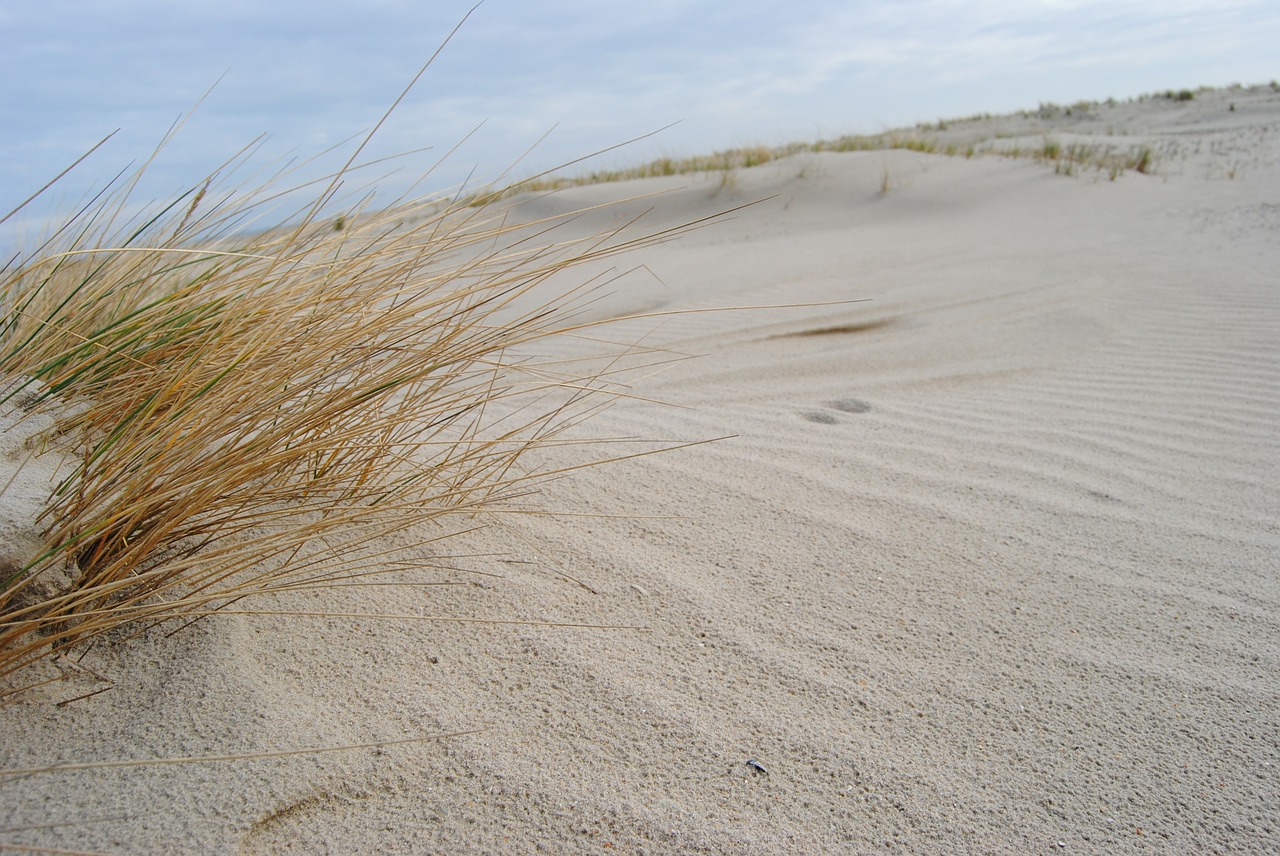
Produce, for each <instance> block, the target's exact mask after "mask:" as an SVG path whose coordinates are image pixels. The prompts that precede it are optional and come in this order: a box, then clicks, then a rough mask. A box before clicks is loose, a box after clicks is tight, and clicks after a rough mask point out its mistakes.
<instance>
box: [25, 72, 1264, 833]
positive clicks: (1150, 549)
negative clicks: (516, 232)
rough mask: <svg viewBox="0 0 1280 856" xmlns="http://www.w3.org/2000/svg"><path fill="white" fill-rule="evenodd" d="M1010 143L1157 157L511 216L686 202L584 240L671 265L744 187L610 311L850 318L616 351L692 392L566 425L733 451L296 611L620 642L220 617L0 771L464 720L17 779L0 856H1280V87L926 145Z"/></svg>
mask: <svg viewBox="0 0 1280 856" xmlns="http://www.w3.org/2000/svg"><path fill="white" fill-rule="evenodd" d="M1233 103H1234V109H1230V105H1231V104H1233ZM1082 113H1083V114H1084V115H1082ZM1002 131H1007V132H1008V133H1011V134H1015V135H1020V139H1011V138H1001V139H1000V141H999V142H1000V145H1002V146H1013V145H1016V144H1019V143H1020V144H1021V145H1023V146H1025V147H1027V148H1038V147H1040V146H1041V145H1042V144H1043V141H1044V136H1045V135H1046V134H1050V135H1052V137H1053V138H1054V139H1056V140H1059V141H1061V142H1062V143H1064V144H1066V143H1069V142H1073V141H1080V140H1084V141H1092V142H1105V143H1108V144H1114V145H1115V146H1117V147H1118V148H1119V149H1122V150H1127V149H1128V148H1129V147H1130V146H1139V145H1144V144H1145V145H1150V146H1151V147H1152V150H1153V151H1154V152H1155V154H1156V157H1155V160H1154V162H1153V164H1152V174H1149V175H1142V174H1138V173H1135V172H1127V173H1125V174H1123V175H1121V176H1120V177H1119V178H1118V179H1117V180H1115V181H1111V180H1109V179H1108V176H1107V175H1106V174H1105V173H1096V172H1093V171H1091V170H1088V169H1084V170H1082V171H1081V172H1079V173H1078V174H1077V175H1076V176H1073V177H1068V176H1063V175H1057V174H1054V172H1053V170H1052V168H1051V167H1047V166H1046V165H1045V164H1043V163H1037V162H1034V161H1031V160H1025V159H1008V158H1001V157H995V156H985V157H975V158H972V159H964V158H960V157H945V156H942V155H930V154H922V153H917V152H913V151H887V152H857V153H848V154H833V153H827V154H808V155H801V156H797V157H794V158H788V159H784V160H779V161H775V162H771V163H769V164H767V165H764V166H761V167H756V168H753V169H750V170H741V171H739V172H737V173H735V174H734V175H733V176H732V179H733V180H732V181H729V182H725V183H723V184H722V183H721V181H720V177H719V176H683V177H675V178H669V179H652V180H646V181H643V182H632V183H627V184H623V185H598V186H589V187H582V188H577V189H574V190H569V191H564V192H562V193H558V194H553V195H550V196H538V197H535V198H529V199H525V200H522V201H519V202H518V203H517V205H516V208H515V211H514V216H527V217H530V218H532V217H535V216H538V215H539V214H544V213H547V212H550V211H554V210H566V209H572V208H578V207H582V206H586V205H591V204H595V203H597V202H601V201H605V200H608V199H619V198H624V197H627V196H631V195H634V194H637V193H648V192H652V191H657V190H665V191H667V193H665V195H663V196H661V197H659V198H657V199H652V200H645V201H642V202H635V203H628V204H627V205H624V206H623V210H614V211H604V212H601V213H598V214H596V215H592V216H591V217H588V218H584V222H583V223H582V228H584V229H589V228H593V227H595V226H598V225H600V223H601V222H602V221H603V220H610V221H611V220H613V219H616V218H619V217H622V216H625V215H626V214H629V213H630V214H634V213H637V212H639V211H640V210H643V209H645V208H649V207H652V208H653V209H654V210H653V211H652V213H650V214H649V215H648V216H647V217H646V218H645V220H644V223H645V224H646V227H647V228H661V227H663V226H665V225H673V226H674V225H678V224H680V223H683V222H688V221H690V220H694V219H697V218H699V217H703V216H706V215H709V214H712V213H714V212H716V211H719V210H723V209H725V208H728V207H731V206H733V205H736V204H741V203H743V202H748V201H752V200H756V199H760V198H764V197H768V199H767V200H766V201H763V202H760V203H759V204H757V205H754V206H752V207H750V208H747V209H745V210H743V211H741V212H739V213H738V214H737V215H735V217H734V219H732V220H731V221H729V222H727V223H721V224H719V225H715V226H712V227H709V228H706V229H702V230H699V231H696V232H694V233H692V234H690V235H687V236H685V237H684V238H682V239H680V240H679V241H677V242H674V243H671V244H666V245H664V246H661V247H657V248H652V249H649V250H646V251H644V252H643V253H640V254H637V255H636V256H635V257H634V258H633V259H631V260H630V261H628V262H627V263H626V264H627V265H632V264H634V265H635V266H637V268H638V269H637V270H636V271H635V272H634V273H631V274H628V275H626V276H623V277H622V278H620V279H618V280H617V281H616V282H615V283H613V285H612V286H611V290H612V294H611V296H610V297H608V298H607V299H605V300H603V301H601V303H600V304H598V306H597V307H595V308H594V310H593V311H594V312H596V313H598V314H599V315H601V316H604V315H606V314H612V315H623V314H627V313H633V312H637V311H649V310H685V309H692V308H706V307H720V306H746V305H763V304H793V303H799V302H806V303H810V304H813V303H819V302H824V301H851V300H862V299H865V300H866V301H867V302H860V303H848V304H844V305H835V306H809V307H808V308H794V309H779V310H760V311H735V312H712V313H699V314H684V315H677V316H673V317H669V318H667V319H665V320H653V319H650V320H646V321H628V322H623V323H619V324H615V325H611V326H608V327H606V328H602V329H601V330H599V331H596V332H597V334H598V335H607V336H608V337H609V338H610V339H612V340H614V341H621V342H628V341H637V340H641V339H643V343H644V345H645V346H647V347H651V348H662V349H667V350H669V351H671V352H673V353H679V354H690V355H696V356H695V357H694V358H691V359H686V360H682V361H680V362H677V363H674V364H673V365H672V366H670V367H669V368H668V369H667V370H666V371H665V372H661V373H657V374H654V375H651V376H649V377H647V378H645V379H642V380H637V381H635V383H634V387H633V389H634V392H635V393H636V395H637V398H636V399H628V400H621V401H619V402H618V403H617V404H616V405H615V406H614V407H613V408H612V409H611V410H609V411H608V412H606V413H604V414H603V415H602V416H600V417H599V418H597V419H596V420H594V421H593V422H592V423H590V425H589V426H588V427H586V428H584V429H583V433H584V435H590V436H619V437H623V436H626V437H642V438H666V439H671V440H696V439H703V438H712V437H721V436H725V435H733V436H732V438H731V439H726V440H723V441H722V442H717V443H712V444H709V445H703V446H699V447H695V448H691V449H684V450H679V451H675V452H671V453H667V454H661V455H657V456H650V457H644V458H639V459H635V460H632V461H628V462H625V463H621V464H616V465H610V466H606V467H603V468H599V469H593V470H588V471H585V472H582V473H579V474H577V475H575V476H573V477H571V478H567V479H564V480H560V481H557V482H554V483H552V484H551V485H549V486H548V488H547V490H546V491H545V492H544V494H543V495H542V496H540V497H538V498H536V500H531V501H530V503H529V505H530V506H531V507H536V508H539V509H552V510H557V511H563V512H568V513H569V514H566V515H564V516H558V517H548V516H517V515H511V516H504V517H502V518H500V523H499V524H498V525H494V526H491V527H489V528H487V529H485V530H483V531H482V532H479V533H473V534H469V535H465V536H462V537H460V538H459V539H455V540H454V541H451V542H449V544H448V547H449V549H450V550H451V551H453V552H454V553H456V554H458V556H459V557H458V558H455V559H453V560H452V563H453V564H454V565H456V566H458V567H459V568H460V569H461V570H460V571H458V572H455V573H444V574H442V575H441V579H448V580H453V581H457V582H461V583H464V585H462V586H456V587H447V588H445V587H439V588H427V589H425V590H415V591H410V592H409V593H407V594H406V593H405V591H404V590H402V589H372V590H343V589H337V590H333V591H328V592H319V593H314V594H311V595H306V596H299V597H298V599H297V600H296V601H294V602H293V603H291V604H289V606H290V607H291V608H295V609H310V610H316V611H330V612H333V611H340V612H360V613H375V612H381V613H395V614H404V613H412V614H424V615H456V616H471V617H476V618H486V619H517V620H533V621H552V622H568V623H585V624H604V625H625V626H627V627H634V628H640V629H611V630H600V629H571V628H563V627H551V628H548V627H537V626H520V625H514V626H512V625H476V624H449V623H437V622H411V621H403V620H402V621H396V620H383V621H372V620H353V619H343V618H311V617H296V618H287V619H286V618H279V617H263V616H229V617H223V618H218V619H211V620H206V621H202V622H200V623H198V624H196V625H193V626H192V627H190V628H188V629H187V630H186V631H184V632H182V633H179V634H177V635H175V636H173V637H171V638H166V637H165V635H164V634H163V633H162V632H153V633H151V634H149V635H147V636H145V637H143V638H139V639H135V640H132V641H128V642H123V643H120V644H117V645H112V646H106V647H105V648H104V649H103V650H101V651H95V652H94V656H95V657H96V659H94V660H93V663H94V664H95V665H94V668H95V669H96V670H98V671H99V672H102V673H103V674H104V675H105V676H106V677H108V678H110V679H111V680H112V681H113V682H114V685H113V686H112V687H111V689H110V690H109V691H107V692H104V693H101V694H98V695H95V696H92V697H90V698H85V699H82V700H79V701H75V702H72V703H70V704H66V705H63V706H55V705H54V702H57V701H59V700H62V699H66V698H70V697H72V696H75V695H77V694H78V693H79V692H84V691H90V690H92V689H94V688H97V687H99V686H100V685H99V684H97V683H95V682H93V681H92V680H89V679H88V678H85V679H84V680H83V681H79V682H78V679H73V680H70V681H67V682H63V683H59V684H54V685H51V686H49V687H47V688H44V689H42V690H39V691H36V692H34V693H31V694H28V695H27V696H26V697H24V698H23V699H22V700H20V701H18V702H16V703H13V704H11V705H9V706H7V707H4V708H3V709H0V727H2V728H3V730H4V731H3V733H4V741H3V753H2V755H0V766H4V767H6V768H23V767H35V766H43V765H49V764H61V763H75V762H92V761H104V760H117V759H122V760H127V759H152V758H161V757H176V756H194V755H208V754H239V753H252V752H270V751H281V750H290V749H295V748H305V747H318V746H338V745H342V744H356V743H368V742H371V741H378V740H396V739H400V738H405V737H414V736H418V735H425V734H435V733H446V732H458V731H467V730H471V729H483V730H481V731H479V732H477V733H471V734H466V735H462V736H455V737H448V738H443V739H439V740H435V741H429V742H423V743H417V744H412V745H402V746H391V747H386V748H383V749H362V750H352V751H348V752H341V753H333V754H321V755H303V756H296V757H284V758H264V759H258V760H249V761H244V760H240V761H224V762H208V763H190V764H182V765H174V766H159V767H128V768H116V769H106V770H90V771H81V772H61V773H46V774H40V775H30V776H23V777H16V778H6V779H4V780H3V781H2V782H0V788H2V790H0V806H2V807H0V841H3V842H12V843H17V844H23V845H28V846H44V847H59V848H66V849H75V850H92V851H104V852H111V853H143V852H148V853H162V852H169V853H176V852H192V853H194V852H206V853H245V854H258V853H262V854H266V853H283V852H298V853H321V852H330V853H374V852H414V853H432V852H441V853H454V852H492V853H521V852H531V851H543V852H550V853H588V852H591V853H594V852H620V853H743V854H747V853H761V854H765V853H840V852H921V853H941V852H949V853H965V852H970V853H992V852H1008V853H1033V852H1046V851H1053V852H1066V853H1174V852H1275V849H1276V847H1277V845H1276V842H1277V841H1280V808H1278V807H1280V273H1278V272H1280V240H1278V237H1280V93H1277V92H1275V91H1273V90H1272V88H1270V87H1263V88H1255V89H1251V90H1238V91H1230V90H1224V91H1219V92H1212V93H1201V94H1199V95H1197V97H1196V98H1195V100H1193V101H1189V102H1177V101H1171V100H1166V99H1151V100H1146V101H1141V102H1134V103H1126V104H1121V105H1116V106H1114V107H1110V108H1108V107H1095V108H1092V109H1091V110H1088V111H1081V110H1075V111H1073V115H1072V116H1064V115H1062V114H1061V113H1058V114H1056V115H1054V116H1053V117H1052V118H1051V119H1037V118H1036V117H1034V116H1032V117H1005V118H994V119H987V120H983V121H981V122H969V123H953V124H951V125H950V126H949V127H948V129H947V130H946V131H945V132H942V133H944V134H946V135H949V137H950V138H953V139H956V140H961V141H964V140H980V139H994V138H995V137H996V135H997V134H999V133H1001V132H1002ZM886 170H887V175H888V179H889V181H888V192H887V193H882V192H881V190H882V182H883V180H884V178H885V175H886ZM562 346H563V349H564V352H565V353H566V354H572V353H576V352H577V351H578V350H580V349H581V348H583V347H584V346H583V345H581V344H580V343H577V342H573V341H566V342H564V343H563V345H562ZM644 399H652V400H654V401H655V402H662V403H661V404H659V403H650V402H649V401H646V400H644ZM588 451H590V450H588ZM582 454H583V450H581V449H579V450H577V451H574V450H566V451H565V452H564V455H565V460H566V461H569V460H577V459H580V458H581V456H582ZM5 478H6V480H7V475H6V476H5ZM28 482H29V480H28V481H22V482H20V483H15V485H16V486H15V487H13V490H16V491H19V492H21V491H27V492H30V490H31V486H30V484H29V483H28ZM16 495H17V494H11V495H10V496H9V497H6V501H7V502H9V503H10V504H12V503H13V502H15V501H17V500H15V499H13V497H14V496H16ZM575 515H584V516H575ZM462 554H468V555H465V556H464V555H462ZM482 574H492V575H496V576H484V575H482ZM766 771H767V772H766ZM37 826H38V827H39V828H35V827H37Z"/></svg>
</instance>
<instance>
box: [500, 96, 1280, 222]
mask: <svg viewBox="0 0 1280 856" xmlns="http://www.w3.org/2000/svg"><path fill="white" fill-rule="evenodd" d="M1269 86H1270V88H1271V89H1272V90H1273V91H1278V92H1280V83H1277V82H1276V81H1272V82H1271V83H1270V84H1269ZM1243 88H1244V87H1242V86H1240V85H1239V84H1236V85H1233V86H1230V87H1227V90H1228V91H1237V90H1241V89H1243ZM1215 91H1217V90H1215V89H1214V88H1212V87H1201V89H1200V90H1199V92H1200V93H1202V94H1203V93H1208V92H1215ZM1155 98H1161V99H1167V100H1170V101H1176V102H1188V101H1193V100H1195V98H1196V92H1194V91H1192V90H1190V89H1180V90H1172V89H1170V90H1166V91H1165V92H1160V93H1152V94H1147V95H1141V96H1138V97H1137V98H1132V99H1128V100H1127V101H1124V102H1121V101H1118V100H1117V99H1115V98H1108V99H1106V100H1105V101H1078V102H1076V103H1074V104H1071V105H1070V106H1063V105H1059V104H1054V103H1052V102H1049V103H1043V104H1041V105H1040V106H1039V107H1038V108H1037V109H1036V110H1023V111H1020V112H1018V113H1013V114H1010V117H1011V118H1017V119H1022V120H1028V121H1033V120H1050V119H1060V118H1068V117H1076V118H1079V117H1083V116H1089V115H1094V114H1097V113H1098V112H1099V111H1101V110H1102V109H1104V108H1115V107H1119V106H1120V105H1121V104H1124V103H1135V102H1143V101H1149V100H1152V99H1155ZM994 118H997V117H996V116H994V115H992V114H990V113H980V114H975V115H972V116H966V117H963V118H956V119H940V120H938V121H937V122H927V123H920V124H918V125H916V126H915V127H914V128H909V129H897V130H892V131H886V132H884V133H880V134H848V135H844V136H840V137H836V138H834V139H830V140H818V141H816V142H793V143H787V144H786V145H782V146H748V147H744V148H734V149H725V150H723V151H719V152H715V153H714V154H710V155H699V156H695V157H687V158H674V157H663V158H658V159H657V160H652V161H649V162H647V163H643V164H640V165H639V166H633V167H626V168H622V169H612V170H598V171H594V172H590V173H585V174H582V175H577V176H563V175H561V176H554V175H553V176H549V177H544V178H538V179H536V180H533V181H528V182H524V183H521V184H517V185H514V186H513V187H511V188H509V189H508V190H505V191H502V192H501V193H499V194H497V195H499V196H500V195H507V194H510V193H523V192H539V191H548V190H560V189H563V188H569V187H581V186H584V185H591V184H601V183H605V182H615V181H630V180H633V179H641V178H655V177H661V176H675V175H690V174H699V173H715V172H720V173H723V174H724V176H722V178H721V186H728V185H731V184H732V181H731V180H729V179H728V178H726V177H725V176H727V175H728V174H729V173H731V172H733V171H734V170H738V169H746V168H750V167H754V166H759V165H761V164H765V163H768V162H769V161H773V160H778V159H780V158H785V157H790V156H792V155H797V154H802V153H816V152H859V151H886V150H892V149H906V150H909V151H915V152H921V153H924V154H940V155H947V156H951V157H965V158H972V157H975V156H979V155H998V156H1001V157H1012V158H1030V159H1033V160H1037V161H1041V162H1044V163H1051V164H1053V166H1054V171H1055V172H1056V173H1059V174H1062V175H1078V174H1080V173H1082V172H1086V171H1089V170H1093V171H1096V172H1099V173H1102V174H1105V175H1106V176H1108V177H1109V178H1110V179H1112V180H1115V179H1117V178H1118V177H1119V176H1120V175H1122V174H1123V173H1125V172H1127V171H1132V172H1137V173H1143V174H1149V173H1150V172H1152V171H1153V169H1154V166H1155V153H1154V152H1153V151H1152V149H1151V147H1150V146H1146V145H1134V146H1129V147H1123V148H1118V147H1116V146H1113V145H1108V144H1102V143H1097V144H1094V143H1089V144H1085V143H1070V144H1066V145H1063V144H1061V143H1058V142H1056V141H1054V140H1051V139H1047V138H1046V139H1045V141H1044V144H1043V145H1042V146H1039V147H1028V146H1021V145H1016V144H1015V145H1010V144H1007V143H1003V142H1001V141H999V140H996V139H985V140H978V139H974V140H970V141H962V140H960V139H957V137H959V136H960V134H959V133H958V132H960V131H963V129H964V127H965V126H966V125H972V124H975V123H978V122H984V121H988V120H991V119H994ZM1046 130H1047V129H1041V130H1036V129H1035V128H1030V127H1029V128H1028V130H1027V132H1026V133H1025V134H1020V135H1019V136H1034V135H1035V134H1037V133H1044V132H1045V131H1046ZM948 132H951V133H950V134H948ZM948 137H949V138H948ZM493 198H494V195H493V194H488V195H484V196H477V197H476V201H477V202H481V201H483V202H488V201H492V199H493Z"/></svg>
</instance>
